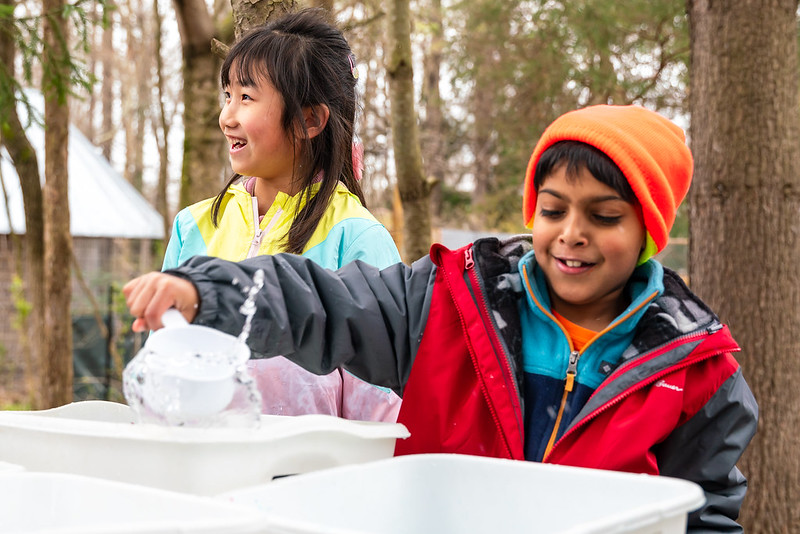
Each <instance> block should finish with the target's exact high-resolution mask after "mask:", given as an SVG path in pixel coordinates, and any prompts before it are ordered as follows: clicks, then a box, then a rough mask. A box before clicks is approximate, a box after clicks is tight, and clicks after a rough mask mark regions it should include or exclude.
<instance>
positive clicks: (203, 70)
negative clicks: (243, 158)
mask: <svg viewBox="0 0 800 534" xmlns="http://www.w3.org/2000/svg"><path fill="white" fill-rule="evenodd" d="M173 3H174V5H175V12H176V14H177V18H178V29H179V31H180V35H181V44H182V47H183V126H184V137H183V165H182V169H181V188H180V200H179V204H180V205H179V206H178V207H179V208H182V207H185V206H188V205H189V204H192V203H194V202H197V201H199V200H202V199H205V198H209V197H213V196H216V194H217V193H219V189H220V188H221V186H222V173H223V168H224V151H223V149H224V147H225V143H224V142H223V137H222V134H220V132H219V124H218V121H217V119H218V116H219V104H220V102H219V95H220V89H219V66H220V62H219V59H218V57H217V56H216V55H214V54H213V53H212V52H211V40H212V39H213V38H214V33H215V32H214V24H213V21H212V19H211V15H210V14H209V12H208V8H207V7H206V4H205V1H204V0H174V2H173Z"/></svg>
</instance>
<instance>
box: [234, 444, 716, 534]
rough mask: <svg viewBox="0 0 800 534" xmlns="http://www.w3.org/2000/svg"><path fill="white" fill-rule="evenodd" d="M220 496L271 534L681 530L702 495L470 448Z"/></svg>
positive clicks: (665, 483) (664, 483) (667, 533)
mask: <svg viewBox="0 0 800 534" xmlns="http://www.w3.org/2000/svg"><path fill="white" fill-rule="evenodd" d="M220 499H225V500H227V501H228V502H232V503H236V504H242V505H245V506H250V507H252V508H254V509H256V510H258V511H260V512H263V513H264V515H265V516H266V517H267V524H266V529H267V532H270V533H273V534H278V533H280V534H287V533H292V534H300V533H303V534H310V533H314V534H322V533H329V534H334V533H336V534H345V533H348V534H355V533H367V532H369V533H372V534H400V533H409V532H413V533H414V534H429V533H430V534H433V533H436V534H450V533H459V534H466V533H473V532H474V533H487V532H502V533H503V534H515V533H531V532H535V533H537V534H545V533H570V534H578V533H582V534H585V533H597V534H600V533H602V534H612V533H622V532H625V533H637V534H645V533H659V534H678V533H683V532H685V531H686V516H687V513H688V512H689V511H691V510H694V509H696V508H698V507H699V506H701V505H702V504H703V502H704V500H705V497H704V495H703V492H702V490H701V489H700V487H699V486H697V485H696V484H693V483H691V482H687V481H684V480H678V479H671V478H666V477H654V476H647V475H632V474H627V473H618V472H611V471H600V470H594V469H580V468H574V467H564V466H554V465H545V464H539V463H533V462H520V461H513V460H499V459H493V458H480V457H475V456H460V455H448V454H422V455H415V456H403V457H398V458H392V459H388V460H381V461H377V462H372V463H370V464H363V465H357V466H356V465H354V466H345V467H340V468H336V469H329V470H326V471H320V472H318V473H309V474H305V475H300V476H296V477H289V478H286V479H284V480H279V481H276V482H275V483H273V484H269V485H262V486H258V487H253V488H244V489H240V490H237V491H234V492H230V493H228V494H226V495H220Z"/></svg>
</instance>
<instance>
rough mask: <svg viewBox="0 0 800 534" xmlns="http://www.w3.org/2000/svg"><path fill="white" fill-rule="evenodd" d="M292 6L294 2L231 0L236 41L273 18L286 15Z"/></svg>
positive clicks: (291, 0) (280, 0)
mask: <svg viewBox="0 0 800 534" xmlns="http://www.w3.org/2000/svg"><path fill="white" fill-rule="evenodd" d="M294 6H295V2H294V0H231V8H233V33H234V35H235V37H236V40H237V41H238V40H239V39H240V38H241V37H242V35H244V34H245V33H247V32H248V31H249V30H251V29H252V28H255V27H256V26H261V25H262V24H264V23H265V22H267V21H268V20H269V19H270V18H272V17H273V16H278V15H281V14H283V13H288V12H289V11H291V10H292V9H294Z"/></svg>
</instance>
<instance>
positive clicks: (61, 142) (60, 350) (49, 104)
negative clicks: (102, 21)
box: [41, 0, 73, 407]
mask: <svg viewBox="0 0 800 534" xmlns="http://www.w3.org/2000/svg"><path fill="white" fill-rule="evenodd" d="M42 5H43V11H44V13H45V14H46V16H45V19H44V22H43V24H42V36H43V39H42V40H43V42H44V45H45V49H46V50H47V51H48V52H47V54H46V57H45V58H44V60H43V63H44V71H45V72H46V73H48V74H47V75H46V76H45V78H44V79H43V91H42V92H43V94H44V120H45V124H46V128H45V134H44V146H45V166H44V171H45V188H44V236H45V238H44V242H45V247H44V250H45V253H44V259H45V268H44V277H45V284H44V287H45V294H46V296H47V306H46V307H45V316H44V337H45V343H44V353H43V366H42V374H41V380H42V382H41V392H42V396H43V403H44V406H42V407H54V406H60V405H63V404H68V403H70V402H72V376H73V371H72V316H71V312H70V303H71V301H72V284H71V279H72V278H71V276H70V265H72V235H71V234H70V220H69V188H68V173H67V155H68V149H67V147H68V142H69V108H68V106H67V95H68V83H69V74H68V72H66V70H65V66H64V65H65V63H66V61H65V59H67V58H69V46H68V43H67V40H68V38H67V35H68V32H65V31H64V30H65V29H66V28H67V26H68V24H69V23H68V21H67V20H65V19H64V18H63V16H62V12H63V8H64V0H43V2H42Z"/></svg>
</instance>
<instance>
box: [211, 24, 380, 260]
mask: <svg viewBox="0 0 800 534" xmlns="http://www.w3.org/2000/svg"><path fill="white" fill-rule="evenodd" d="M324 13H325V11H324V10H322V9H305V10H301V11H298V12H296V13H290V14H287V15H284V16H282V17H280V18H278V19H276V20H274V21H272V22H269V23H267V24H266V25H264V26H261V27H259V28H256V29H254V30H252V31H251V32H249V33H248V34H246V35H245V36H244V37H242V38H241V39H240V40H239V41H238V42H237V43H236V44H234V45H233V47H231V49H230V52H229V53H228V55H227V57H226V58H225V61H224V62H223V64H222V70H221V72H220V81H221V83H222V87H228V86H229V85H230V83H231V70H232V69H233V71H234V74H235V76H236V80H235V81H237V82H238V83H239V84H241V85H256V82H258V81H259V80H268V81H269V82H270V83H271V84H272V85H273V87H275V89H276V90H277V91H278V93H280V95H281V97H282V98H283V105H284V108H283V118H282V123H283V129H284V131H285V132H286V134H287V135H288V136H289V137H290V139H291V140H292V144H293V145H294V146H299V147H300V148H299V150H298V151H297V153H296V154H295V157H296V158H299V159H298V162H299V163H300V166H299V167H297V168H298V169H299V171H298V174H299V176H294V177H293V180H294V181H295V183H298V184H299V185H300V186H301V190H302V193H301V194H302V195H304V196H305V200H306V203H305V206H304V207H303V209H301V210H300V211H299V212H298V213H296V214H295V217H294V221H293V223H292V226H291V228H290V229H289V232H288V236H287V240H286V248H285V250H286V251H287V252H292V253H295V254H300V253H301V252H302V251H303V248H304V247H305V245H306V243H307V242H308V240H309V239H310V238H311V235H312V234H313V232H314V230H315V229H316V227H317V224H319V221H320V219H321V218H322V215H323V214H324V213H325V210H326V209H327V207H328V204H329V202H330V199H331V196H332V195H333V192H334V190H335V189H336V184H337V183H338V182H342V183H343V184H344V185H345V186H346V187H347V188H348V189H349V190H350V192H352V193H353V194H355V195H356V196H357V197H358V199H359V200H360V201H361V204H362V205H364V206H365V207H366V200H365V198H364V193H363V192H362V190H361V186H360V185H359V183H358V181H357V180H356V177H355V171H354V168H353V136H354V123H355V115H356V88H355V86H356V79H355V76H354V75H353V69H354V67H355V57H354V56H353V53H352V51H351V50H350V46H349V45H348V44H347V41H346V40H345V38H344V35H342V32H340V31H339V30H338V29H337V28H335V27H334V26H332V25H331V24H330V23H329V22H328V21H327V20H326V18H325V14H324ZM319 104H325V105H326V106H327V107H328V109H329V110H330V116H329V118H328V123H327V125H326V126H325V128H324V129H323V130H322V132H320V133H319V134H318V135H316V136H315V137H314V138H312V139H308V135H307V134H308V131H307V129H306V125H305V120H304V118H303V108H305V107H313V106H316V105H319ZM320 171H321V172H322V173H323V175H322V176H323V179H322V183H321V185H320V189H319V191H318V192H317V194H316V195H315V196H314V197H313V198H312V197H311V193H310V190H309V188H308V187H309V186H310V185H311V184H312V183H314V179H315V178H316V177H317V174H318V173H319V172H320ZM240 178H241V175H239V174H235V173H234V175H233V176H232V177H231V178H230V179H229V180H228V182H227V183H226V184H225V186H224V187H223V189H222V191H220V193H219V194H218V195H217V196H216V198H215V199H214V202H213V204H212V210H211V220H212V221H213V223H214V225H215V226H216V225H217V219H218V215H219V209H220V205H221V204H222V199H223V196H224V195H225V192H226V191H227V190H228V188H229V187H230V186H231V184H233V183H234V182H236V181H237V180H238V179H240Z"/></svg>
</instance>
